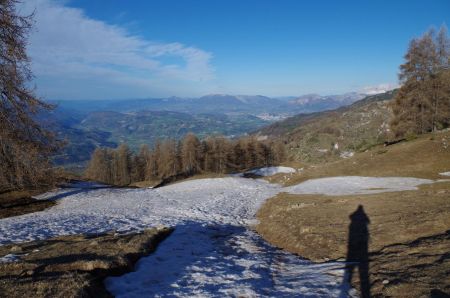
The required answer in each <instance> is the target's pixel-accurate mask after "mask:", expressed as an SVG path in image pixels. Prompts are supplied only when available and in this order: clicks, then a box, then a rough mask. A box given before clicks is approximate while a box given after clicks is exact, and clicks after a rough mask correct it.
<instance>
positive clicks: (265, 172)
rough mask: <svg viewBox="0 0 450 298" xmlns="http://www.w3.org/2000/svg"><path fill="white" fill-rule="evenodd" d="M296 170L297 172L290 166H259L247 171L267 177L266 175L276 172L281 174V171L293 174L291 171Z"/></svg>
mask: <svg viewBox="0 0 450 298" xmlns="http://www.w3.org/2000/svg"><path fill="white" fill-rule="evenodd" d="M295 172H296V171H295V169H293V168H290V167H265V168H259V169H256V170H252V171H248V172H247V173H249V174H254V175H258V176H264V177H266V176H273V175H275V174H280V173H284V174H291V173H295Z"/></svg>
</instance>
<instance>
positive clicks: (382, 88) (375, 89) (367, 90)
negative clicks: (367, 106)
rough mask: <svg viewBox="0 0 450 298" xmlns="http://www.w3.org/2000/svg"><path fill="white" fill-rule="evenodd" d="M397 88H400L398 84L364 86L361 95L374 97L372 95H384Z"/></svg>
mask: <svg viewBox="0 0 450 298" xmlns="http://www.w3.org/2000/svg"><path fill="white" fill-rule="evenodd" d="M398 87H400V86H399V85H398V84H392V83H385V84H379V85H376V86H366V87H364V88H362V89H361V93H364V94H367V95H374V94H380V93H384V92H387V91H390V90H393V89H396V88H398Z"/></svg>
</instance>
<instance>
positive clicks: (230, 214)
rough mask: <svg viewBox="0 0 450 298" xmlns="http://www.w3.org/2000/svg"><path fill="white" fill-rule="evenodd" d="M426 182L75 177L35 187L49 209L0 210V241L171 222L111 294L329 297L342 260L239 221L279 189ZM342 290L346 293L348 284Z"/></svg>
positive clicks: (401, 186) (321, 190)
mask: <svg viewBox="0 0 450 298" xmlns="http://www.w3.org/2000/svg"><path fill="white" fill-rule="evenodd" d="M286 169H288V170H287V171H288V172H292V171H295V170H294V169H290V168H286ZM278 170H280V169H278ZM278 170H277V171H278ZM277 171H276V172H277ZM269 172H271V170H267V173H269ZM264 174H265V173H264ZM431 182H432V181H431V180H426V179H416V178H396V177H388V178H370V177H334V178H322V179H315V180H309V181H306V182H303V183H301V184H298V185H296V186H291V187H286V188H283V187H281V186H280V185H277V184H270V183H268V182H266V181H264V180H261V179H260V180H254V179H245V178H239V177H227V178H216V179H201V180H191V181H185V182H181V183H177V184H173V185H169V186H165V187H161V188H156V189H121V188H105V187H104V186H98V185H94V186H92V185H91V186H86V185H84V184H75V185H73V188H68V189H61V190H58V191H56V192H49V193H47V194H45V195H43V196H40V197H41V198H51V199H55V200H56V199H57V200H58V202H59V204H57V205H56V206H54V207H52V208H50V209H47V210H44V211H41V212H36V213H30V214H25V215H21V216H16V217H10V218H4V219H1V220H0V244H6V243H11V242H23V241H31V240H36V239H45V238H50V237H54V236H59V235H69V234H78V233H84V234H96V233H101V232H106V231H110V230H116V231H118V233H127V232H131V231H136V230H142V229H146V228H149V227H156V226H160V225H164V226H173V227H175V231H174V232H173V234H172V235H171V236H170V237H169V238H168V239H166V240H165V241H163V242H162V243H161V245H160V246H159V247H158V250H157V251H156V252H155V253H154V254H152V255H150V256H148V257H145V258H142V259H141V260H140V261H139V262H138V264H137V267H136V271H135V272H131V273H128V274H125V275H123V276H120V277H114V278H108V279H107V280H106V283H105V284H106V286H107V288H108V289H109V290H110V291H111V293H112V294H113V295H115V296H117V297H124V296H126V297H142V296H157V297H158V296H171V297H172V296H178V297H180V296H181V297H189V296H208V297H211V296H212V297H224V296H251V297H254V296H256V297H261V296H272V297H279V296H299V295H300V296H315V297H317V296H321V297H338V296H340V295H341V294H342V292H343V291H344V292H345V293H347V289H348V288H349V285H348V284H346V283H343V282H342V280H343V273H344V269H343V267H344V266H343V263H339V262H328V263H324V264H314V263H312V262H309V261H306V260H303V259H301V258H299V257H298V256H295V255H291V254H289V253H286V252H283V251H281V250H278V249H276V248H274V247H272V246H270V245H269V244H267V243H266V242H264V241H263V240H262V239H261V238H260V237H259V236H258V235H257V234H255V233H254V232H252V231H251V230H249V229H248V228H247V226H248V225H250V224H253V223H254V222H255V217H254V215H255V213H256V211H257V210H258V209H259V207H260V206H261V204H262V203H263V202H264V201H265V200H267V199H268V198H270V197H273V196H275V195H276V194H277V193H280V192H283V191H285V192H291V193H300V194H303V193H317V194H326V195H337V194H362V193H374V192H382V191H394V190H409V189H415V187H416V186H417V185H418V184H423V183H431ZM350 295H356V294H355V293H354V291H353V290H350ZM344 296H346V295H344Z"/></svg>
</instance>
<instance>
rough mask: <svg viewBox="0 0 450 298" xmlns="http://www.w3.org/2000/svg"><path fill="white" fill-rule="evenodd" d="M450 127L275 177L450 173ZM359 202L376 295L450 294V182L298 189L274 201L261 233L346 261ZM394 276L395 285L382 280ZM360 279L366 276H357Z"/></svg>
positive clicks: (309, 254)
mask: <svg viewBox="0 0 450 298" xmlns="http://www.w3.org/2000/svg"><path fill="white" fill-rule="evenodd" d="M449 143H450V132H444V133H437V134H430V135H425V136H422V137H420V138H418V139H416V140H413V141H410V142H404V143H399V144H396V145H392V146H388V147H378V148H373V149H372V150H370V151H368V152H364V153H361V154H357V155H356V156H354V157H353V158H351V159H347V160H341V161H338V162H334V163H329V164H324V165H320V166H316V167H309V168H308V169H306V170H305V171H304V172H303V173H300V174H294V175H290V177H289V178H290V179H289V180H286V179H285V178H284V176H283V175H278V176H275V177H273V178H271V180H272V181H276V182H285V183H284V184H287V185H292V184H297V183H300V182H302V181H305V180H307V179H311V178H320V177H329V176H347V175H363V176H410V177H420V178H429V179H430V178H431V179H444V178H445V177H444V176H440V175H438V173H439V172H445V171H449V170H450V146H449ZM359 205H362V206H363V207H364V210H365V213H366V214H367V215H368V217H369V218H370V221H371V223H370V225H369V232H370V242H369V253H370V268H371V269H370V278H371V281H372V294H373V295H374V296H377V295H379V296H383V297H384V296H393V297H404V295H405V293H408V294H407V295H408V297H422V296H429V295H430V292H431V291H432V290H436V289H439V290H440V291H443V292H447V293H450V279H449V277H448V276H449V272H448V268H450V259H449V258H448V252H449V251H450V182H448V181H442V182H438V183H434V184H429V185H424V186H421V187H420V188H419V190H417V191H404V192H392V193H380V194H372V195H353V196H323V195H291V194H286V193H282V194H279V195H277V196H276V197H275V198H272V199H270V200H268V201H267V202H266V204H264V205H263V206H262V208H261V209H260V210H259V212H258V214H257V216H258V218H259V220H260V224H259V225H258V226H257V231H258V232H259V233H260V234H261V235H262V236H263V237H264V238H265V239H266V240H268V241H269V242H271V243H272V244H274V245H276V246H278V247H281V248H283V249H287V250H288V251H290V252H293V253H297V254H299V255H301V256H303V257H306V258H309V259H312V260H315V261H325V260H328V259H343V258H344V259H345V257H346V253H347V242H348V239H349V224H350V219H349V215H350V214H351V213H353V212H354V211H355V210H356V209H357V208H358V206H359ZM383 281H385V283H386V281H389V283H388V284H383V283H382V282H383ZM354 282H355V285H357V283H358V280H357V279H356V280H355V281H354Z"/></svg>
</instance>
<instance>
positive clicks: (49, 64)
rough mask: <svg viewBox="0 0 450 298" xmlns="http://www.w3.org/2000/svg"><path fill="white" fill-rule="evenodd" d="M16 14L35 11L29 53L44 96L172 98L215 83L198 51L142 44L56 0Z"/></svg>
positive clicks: (28, 5)
mask: <svg viewBox="0 0 450 298" xmlns="http://www.w3.org/2000/svg"><path fill="white" fill-rule="evenodd" d="M21 9H22V10H23V12H24V13H27V12H31V11H33V10H34V11H35V22H36V26H35V30H34V31H33V33H32V34H31V36H30V45H29V54H30V57H31V58H32V67H33V71H34V73H35V75H36V77H37V82H38V90H39V91H40V92H41V93H42V94H43V95H44V96H48V97H52V98H56V97H57V98H83V97H85V98H86V97H89V98H108V97H123V96H127V94H128V97H143V96H160V95H162V96H164V95H171V94H174V95H177V93H183V92H189V91H188V90H189V88H194V87H195V88H199V87H200V89H201V88H202V87H203V88H204V89H205V90H201V91H200V92H207V91H208V90H207V89H208V87H209V84H208V82H211V80H213V79H214V70H213V68H212V66H211V59H212V54H211V53H209V52H207V51H204V50H202V49H199V48H196V47H192V46H187V45H184V44H181V43H178V42H173V43H161V42H155V41H152V40H147V39H145V38H143V37H140V36H137V35H133V34H131V33H130V32H128V31H127V30H126V29H124V28H122V27H120V26H117V25H111V24H107V23H105V22H103V21H99V20H94V19H92V18H89V17H87V16H86V15H85V14H84V13H83V11H82V10H80V9H76V8H71V7H68V6H65V5H64V2H61V1H58V2H57V1H53V0H27V1H25V3H24V4H23V6H22V7H21ZM174 61H176V62H174ZM93 80H94V81H93ZM94 82H95V84H94ZM92 85H98V86H103V88H102V89H101V90H103V93H100V92H99V91H98V90H87V89H86V88H89V86H92ZM174 86H175V87H174ZM177 88H178V89H177Z"/></svg>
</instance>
